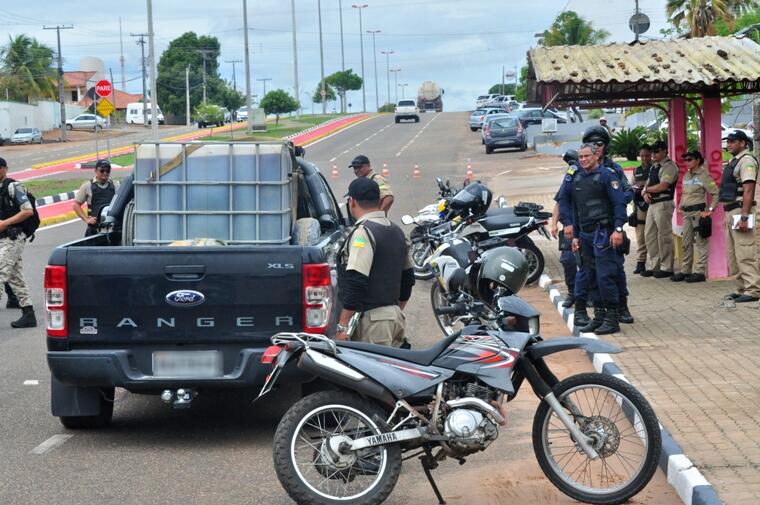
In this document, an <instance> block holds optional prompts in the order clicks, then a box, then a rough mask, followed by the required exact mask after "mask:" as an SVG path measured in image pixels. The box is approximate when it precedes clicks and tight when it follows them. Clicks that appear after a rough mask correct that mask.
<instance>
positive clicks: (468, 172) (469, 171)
mask: <svg viewBox="0 0 760 505" xmlns="http://www.w3.org/2000/svg"><path fill="white" fill-rule="evenodd" d="M467 177H472V165H470V164H469V163H468V164H467Z"/></svg>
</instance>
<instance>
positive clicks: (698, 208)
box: [670, 151, 718, 282]
mask: <svg viewBox="0 0 760 505" xmlns="http://www.w3.org/2000/svg"><path fill="white" fill-rule="evenodd" d="M682 158H683V160H684V162H685V163H686V173H684V175H683V181H682V183H681V186H682V193H681V203H680V208H679V212H680V213H681V215H682V216H683V235H682V242H681V270H680V272H679V273H677V274H675V275H674V276H673V277H671V278H670V280H671V281H674V282H680V281H683V280H685V281H686V282H704V280H705V272H706V271H707V255H708V247H709V238H707V237H703V236H702V235H701V234H700V223H699V221H700V219H704V218H707V217H710V216H711V215H712V211H713V207H714V206H715V205H717V204H718V185H717V184H715V181H714V180H713V178H712V177H710V174H709V173H707V169H706V168H705V167H704V165H703V163H704V161H705V158H704V157H703V156H702V153H700V152H699V151H689V152H687V153H686V154H684V155H683V156H682ZM707 195H710V196H711V199H710V201H711V202H712V203H711V206H710V207H709V208H708V207H707V201H706V199H705V198H706V196H707ZM695 250H696V252H697V264H696V265H694V251H695Z"/></svg>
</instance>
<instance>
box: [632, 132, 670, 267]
mask: <svg viewBox="0 0 760 505" xmlns="http://www.w3.org/2000/svg"><path fill="white" fill-rule="evenodd" d="M652 159H653V160H654V165H652V169H651V170H650V171H649V179H648V180H647V183H646V185H645V186H644V190H643V191H642V195H643V197H644V201H645V202H647V203H648V204H649V211H648V212H647V222H646V225H645V228H644V235H645V236H646V242H647V255H648V256H649V263H650V268H648V269H647V270H645V271H644V272H642V274H641V275H642V276H643V277H655V278H656V279H662V278H665V277H671V276H672V275H673V260H674V254H673V249H674V247H673V223H672V219H673V211H674V210H675V204H674V203H673V197H674V196H675V194H676V182H677V181H678V167H677V166H676V164H675V163H673V160H671V159H670V158H668V145H667V144H666V143H665V142H663V141H662V140H658V141H657V142H655V143H654V144H652Z"/></svg>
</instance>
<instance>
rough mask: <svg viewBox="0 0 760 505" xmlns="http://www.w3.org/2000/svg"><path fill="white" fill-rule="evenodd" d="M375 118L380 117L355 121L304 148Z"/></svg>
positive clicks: (305, 145)
mask: <svg viewBox="0 0 760 505" xmlns="http://www.w3.org/2000/svg"><path fill="white" fill-rule="evenodd" d="M376 117H380V116H370V117H368V118H367V119H362V120H361V121H357V122H356V123H351V124H350V125H348V126H346V127H345V128H341V129H340V130H338V131H336V132H333V133H331V134H330V135H325V136H324V137H322V138H321V139H317V140H315V141H314V142H310V143H308V144H304V147H308V146H313V145H315V144H319V143H320V142H322V141H323V140H327V139H329V138H330V137H334V136H335V135H337V134H339V133H343V132H344V131H346V130H350V129H351V128H353V127H354V126H356V125H360V124H362V123H364V122H366V121H369V120H370V119H374V118H376Z"/></svg>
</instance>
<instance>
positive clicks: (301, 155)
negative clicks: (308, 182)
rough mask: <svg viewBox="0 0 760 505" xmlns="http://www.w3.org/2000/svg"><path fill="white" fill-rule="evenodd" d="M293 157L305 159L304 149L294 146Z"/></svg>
mask: <svg viewBox="0 0 760 505" xmlns="http://www.w3.org/2000/svg"><path fill="white" fill-rule="evenodd" d="M294 152H295V155H296V156H297V157H299V158H305V157H306V149H304V148H303V147H301V146H296V147H295V149H294Z"/></svg>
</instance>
